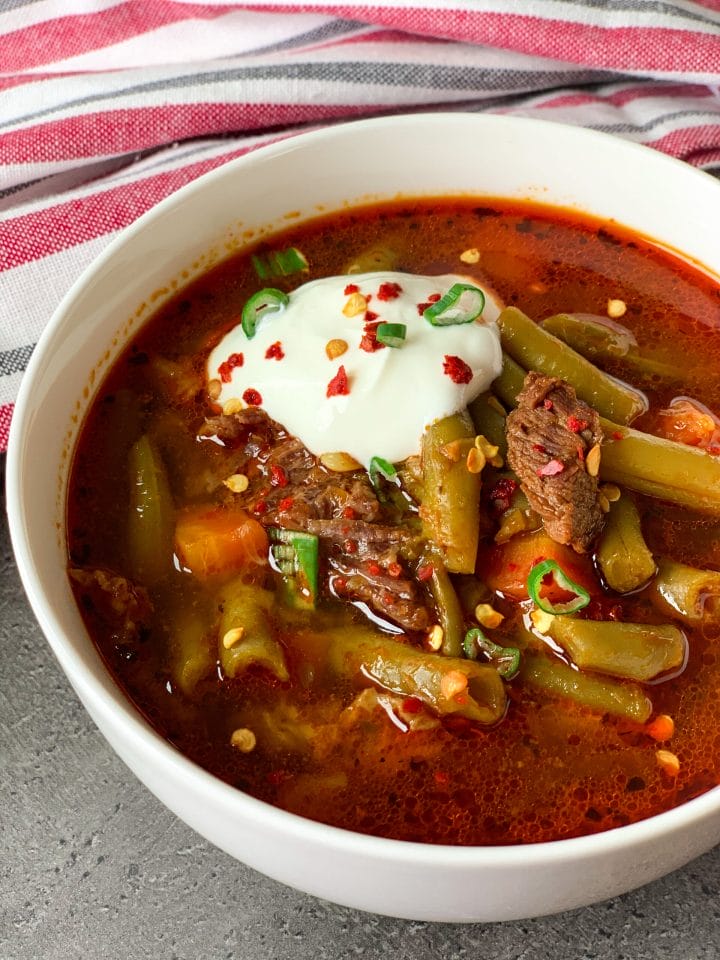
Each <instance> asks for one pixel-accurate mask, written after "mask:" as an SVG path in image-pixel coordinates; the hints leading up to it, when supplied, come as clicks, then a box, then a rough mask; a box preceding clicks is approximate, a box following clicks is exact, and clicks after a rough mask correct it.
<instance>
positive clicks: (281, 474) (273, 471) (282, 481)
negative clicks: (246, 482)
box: [270, 463, 288, 487]
mask: <svg viewBox="0 0 720 960" xmlns="http://www.w3.org/2000/svg"><path fill="white" fill-rule="evenodd" d="M270 483H271V484H272V485H273V486H274V487H286V486H287V485H288V478H287V474H286V473H285V471H284V470H283V468H282V467H279V466H278V465H277V464H276V463H273V464H272V466H271V467H270Z"/></svg>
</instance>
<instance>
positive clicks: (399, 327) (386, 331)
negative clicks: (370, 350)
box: [375, 323, 407, 347]
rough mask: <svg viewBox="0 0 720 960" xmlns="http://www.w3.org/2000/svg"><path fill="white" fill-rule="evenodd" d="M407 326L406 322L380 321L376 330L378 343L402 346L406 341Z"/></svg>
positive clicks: (387, 345) (388, 345)
mask: <svg viewBox="0 0 720 960" xmlns="http://www.w3.org/2000/svg"><path fill="white" fill-rule="evenodd" d="M406 333H407V327H406V326H405V324H404V323H379V324H378V326H377V329H376V331H375V337H376V339H377V342H378V343H383V344H384V345H385V346H386V347H401V346H402V345H403V343H404V342H405V334H406Z"/></svg>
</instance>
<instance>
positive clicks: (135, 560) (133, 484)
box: [127, 435, 175, 587]
mask: <svg viewBox="0 0 720 960" xmlns="http://www.w3.org/2000/svg"><path fill="white" fill-rule="evenodd" d="M128 474H129V479H130V512H129V515H128V525H127V538H128V560H129V563H130V575H131V576H132V578H133V579H135V580H138V581H139V582H140V583H144V584H146V585H147V586H151V587H152V586H153V585H154V584H155V583H157V582H158V581H159V580H161V579H162V577H164V576H165V575H166V574H168V573H170V572H171V570H172V555H173V551H172V546H173V535H174V530H175V519H174V506H173V500H172V495H171V493H170V485H169V483H168V478H167V473H166V471H165V465H164V464H163V461H162V458H161V457H160V454H159V453H158V452H157V450H156V449H155V445H154V444H153V442H152V441H151V440H150V438H149V437H148V436H147V435H144V436H142V437H140V439H139V440H138V441H137V442H136V443H134V444H133V446H132V447H131V449H130V454H129V457H128Z"/></svg>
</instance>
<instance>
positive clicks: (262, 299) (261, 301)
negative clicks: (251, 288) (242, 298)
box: [240, 287, 290, 340]
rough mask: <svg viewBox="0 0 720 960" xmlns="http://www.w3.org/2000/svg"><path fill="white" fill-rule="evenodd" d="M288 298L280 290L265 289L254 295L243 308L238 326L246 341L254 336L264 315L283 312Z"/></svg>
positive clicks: (288, 300)
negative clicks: (239, 325)
mask: <svg viewBox="0 0 720 960" xmlns="http://www.w3.org/2000/svg"><path fill="white" fill-rule="evenodd" d="M289 302H290V298H289V297H288V295H287V294H286V293H283V292H282V290H276V289H275V288H274V287H265V288H264V289H263V290H258V292H257V293H254V294H253V295H252V296H251V297H250V299H249V300H248V302H247V303H246V304H245V306H244V307H243V311H242V317H241V320H240V324H241V326H242V328H243V331H244V333H245V336H246V337H247V338H248V340H252V338H253V337H254V336H255V330H256V329H257V325H258V322H259V321H260V320H261V319H262V317H263V316H264V315H265V314H266V313H278V312H279V311H280V310H284V309H285V307H286V306H287V305H288V303H289Z"/></svg>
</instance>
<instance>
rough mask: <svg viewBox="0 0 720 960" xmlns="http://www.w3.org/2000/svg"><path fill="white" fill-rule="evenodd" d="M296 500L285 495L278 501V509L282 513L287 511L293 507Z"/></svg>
mask: <svg viewBox="0 0 720 960" xmlns="http://www.w3.org/2000/svg"><path fill="white" fill-rule="evenodd" d="M294 502H295V501H294V500H293V498H292V497H283V499H282V500H281V501H280V503H278V510H279V511H280V512H281V513H285V512H286V511H287V510H289V509H290V508H291V507H292V505H293V503H294Z"/></svg>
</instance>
